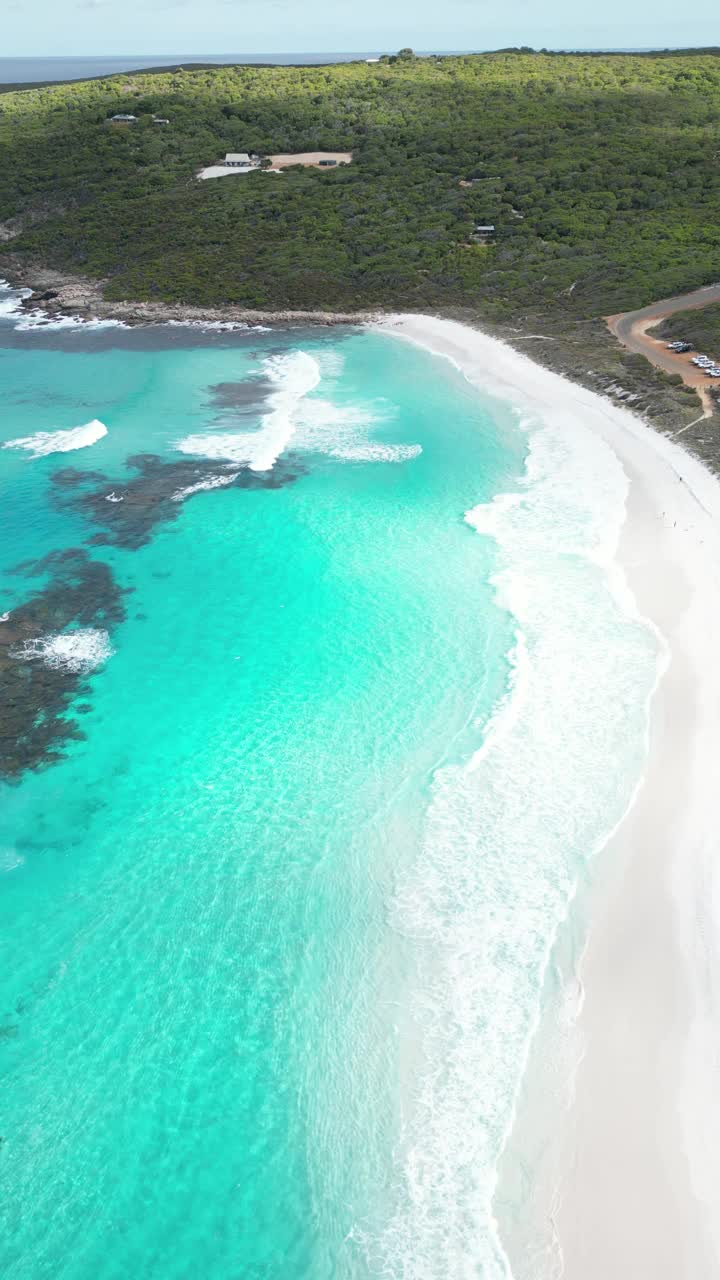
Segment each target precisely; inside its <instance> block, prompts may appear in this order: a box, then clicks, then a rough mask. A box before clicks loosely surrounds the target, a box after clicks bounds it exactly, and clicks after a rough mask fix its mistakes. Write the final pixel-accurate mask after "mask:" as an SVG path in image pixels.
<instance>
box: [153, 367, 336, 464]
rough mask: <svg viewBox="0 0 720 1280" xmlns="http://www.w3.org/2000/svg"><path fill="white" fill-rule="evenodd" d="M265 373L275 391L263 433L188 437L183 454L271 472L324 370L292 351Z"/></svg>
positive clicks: (263, 419) (184, 443)
mask: <svg viewBox="0 0 720 1280" xmlns="http://www.w3.org/2000/svg"><path fill="white" fill-rule="evenodd" d="M263 370H264V374H265V377H266V378H267V379H268V381H269V382H271V383H272V385H273V388H274V390H273V391H272V392H271V393H270V395H269V396H268V400H267V404H268V410H267V412H266V413H264V414H263V417H262V421H261V426H260V430H259V431H254V432H250V431H243V432H236V433H231V432H223V433H222V434H219V433H218V434H214V435H204V434H203V435H191V436H186V437H185V439H184V440H180V441H179V442H178V444H177V446H176V447H177V448H178V449H179V450H180V452H181V453H191V454H196V455H202V456H203V457H205V458H226V459H227V460H228V461H230V462H239V463H244V464H246V465H247V466H248V467H249V468H250V470H251V471H271V470H272V468H273V467H274V465H275V463H276V462H277V460H278V458H279V457H280V455H281V454H282V453H283V452H284V451H285V449H286V448H287V446H288V444H289V443H290V441H291V439H292V437H293V434H294V432H295V413H296V410H297V407H298V405H299V403H300V401H301V400H302V399H303V397H304V396H306V395H308V393H309V392H310V391H313V390H314V388H315V387H316V386H317V385H318V383H319V381H320V369H319V367H318V363H317V361H316V360H314V359H313V357H312V356H310V355H308V354H307V352H306V351H292V352H289V353H288V354H287V355H280V356H270V357H269V359H267V360H265V361H264V364H263Z"/></svg>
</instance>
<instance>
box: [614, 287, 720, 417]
mask: <svg viewBox="0 0 720 1280" xmlns="http://www.w3.org/2000/svg"><path fill="white" fill-rule="evenodd" d="M711 302H720V284H709V285H706V286H705V288H703V289H695V290H694V292H693V293H683V294H680V295H679V296H678V297H677V298H662V299H661V300H660V301H659V302H653V303H651V304H650V306H649V307H641V308H640V310H639V311H625V312H621V314H620V315H617V316H608V317H607V323H608V327H609V329H610V332H611V333H613V334H614V335H615V337H616V338H617V339H618V342H622V344H623V346H624V347H627V349H628V351H635V352H636V353H637V354H638V355H641V356H645V357H646V359H648V360H649V361H650V362H651V364H654V365H657V367H658V369H663V370H664V371H665V373H679V374H680V377H681V378H682V380H683V382H684V383H685V384H686V386H688V387H692V388H693V390H694V391H697V393H698V396H699V397H700V400H701V402H702V406H703V415H704V417H706V418H709V417H711V415H712V413H713V401H712V399H711V397H710V393H709V390H708V380H707V378H706V377H705V374H704V373H703V372H702V371H701V370H700V369H698V368H697V366H696V365H694V364H692V363H691V359H692V357H693V356H694V355H695V352H694V351H688V352H687V353H686V354H685V355H677V354H676V353H675V352H674V351H668V349H667V345H666V343H665V342H662V341H661V340H660V339H659V338H652V337H650V334H649V333H648V330H649V329H652V328H654V327H655V325H657V324H659V323H660V321H661V320H664V319H665V317H666V316H671V315H674V314H675V312H676V311H694V310H696V308H698V307H707V306H708V305H709V304H710V303H711ZM707 355H709V356H713V355H716V356H717V359H718V360H719V361H720V351H718V352H712V351H708V352H707Z"/></svg>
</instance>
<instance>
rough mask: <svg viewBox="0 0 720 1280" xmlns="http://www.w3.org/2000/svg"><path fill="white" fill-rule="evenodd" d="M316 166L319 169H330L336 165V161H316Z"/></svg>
mask: <svg viewBox="0 0 720 1280" xmlns="http://www.w3.org/2000/svg"><path fill="white" fill-rule="evenodd" d="M318 164H319V166H320V168H321V169H331V168H332V166H333V165H336V164H337V160H318Z"/></svg>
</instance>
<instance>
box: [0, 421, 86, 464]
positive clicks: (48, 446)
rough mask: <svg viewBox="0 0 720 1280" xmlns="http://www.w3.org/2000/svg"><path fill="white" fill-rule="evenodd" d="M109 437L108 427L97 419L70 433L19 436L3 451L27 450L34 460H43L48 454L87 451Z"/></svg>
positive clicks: (47, 432) (6, 443) (56, 432)
mask: <svg viewBox="0 0 720 1280" xmlns="http://www.w3.org/2000/svg"><path fill="white" fill-rule="evenodd" d="M106 435H107V427H106V426H105V424H104V423H103V422H99V421H98V419H97V418H93V421H92V422H86V423H85V425H84V426H82V427H71V428H70V429H69V430H68V431H36V432H35V435H33V436H19V437H18V439H17V440H7V441H6V442H5V444H3V446H2V447H3V449H26V450H27V452H28V453H31V454H32V456H33V457H34V458H43V457H45V455H46V454H48V453H70V452H71V451H72V450H73V449H87V448H88V447H89V446H90V445H91V444H96V443H97V441H98V440H102V438H103V436H106Z"/></svg>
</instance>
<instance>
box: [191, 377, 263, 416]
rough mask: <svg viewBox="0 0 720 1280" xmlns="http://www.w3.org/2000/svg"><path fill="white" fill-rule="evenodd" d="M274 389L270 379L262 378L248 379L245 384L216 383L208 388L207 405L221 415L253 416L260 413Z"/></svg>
mask: <svg viewBox="0 0 720 1280" xmlns="http://www.w3.org/2000/svg"><path fill="white" fill-rule="evenodd" d="M275 389H276V388H274V387H273V383H272V382H271V381H270V379H269V378H263V377H256V378H248V379H246V380H245V382H216V383H215V384H214V385H213V386H210V387H208V392H209V393H210V399H209V404H210V406H211V407H212V408H213V409H219V410H220V412H221V413H232V414H233V415H234V416H241V417H244V416H246V415H247V416H254V415H256V414H258V413H259V412H261V410H262V407H263V405H264V404H265V401H266V400H267V398H268V396H270V395H272V392H273V390H275Z"/></svg>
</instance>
